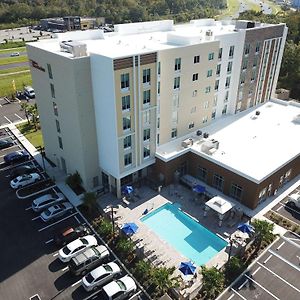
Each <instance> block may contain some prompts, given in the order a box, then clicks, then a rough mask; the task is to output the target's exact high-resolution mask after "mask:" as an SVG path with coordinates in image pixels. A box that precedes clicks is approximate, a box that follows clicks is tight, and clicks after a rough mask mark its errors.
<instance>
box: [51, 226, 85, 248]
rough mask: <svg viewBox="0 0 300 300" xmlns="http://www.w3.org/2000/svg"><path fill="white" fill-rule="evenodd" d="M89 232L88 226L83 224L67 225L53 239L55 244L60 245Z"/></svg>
mask: <svg viewBox="0 0 300 300" xmlns="http://www.w3.org/2000/svg"><path fill="white" fill-rule="evenodd" d="M90 233H91V230H90V228H89V227H87V226H84V225H79V226H77V227H67V228H65V229H63V230H62V231H61V232H59V233H58V234H57V235H56V236H55V237H54V241H55V244H56V245H58V246H61V247H62V246H65V245H66V244H68V243H70V242H72V241H74V240H76V239H77V238H79V237H82V236H84V235H88V234H90Z"/></svg>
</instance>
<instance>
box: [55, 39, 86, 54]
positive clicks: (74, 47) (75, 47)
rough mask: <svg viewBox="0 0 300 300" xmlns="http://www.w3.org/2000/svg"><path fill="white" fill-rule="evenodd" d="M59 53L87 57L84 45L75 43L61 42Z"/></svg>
mask: <svg viewBox="0 0 300 300" xmlns="http://www.w3.org/2000/svg"><path fill="white" fill-rule="evenodd" d="M60 49H61V51H64V52H68V53H71V54H72V55H73V56H74V57H82V56H87V53H86V44H84V43H81V42H77V41H63V42H61V43H60Z"/></svg>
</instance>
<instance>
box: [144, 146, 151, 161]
mask: <svg viewBox="0 0 300 300" xmlns="http://www.w3.org/2000/svg"><path fill="white" fill-rule="evenodd" d="M149 156H150V147H149V145H147V146H144V158H148V157H149Z"/></svg>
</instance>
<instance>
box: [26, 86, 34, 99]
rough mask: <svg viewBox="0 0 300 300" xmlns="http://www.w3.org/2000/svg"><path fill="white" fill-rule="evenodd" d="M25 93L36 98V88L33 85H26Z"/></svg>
mask: <svg viewBox="0 0 300 300" xmlns="http://www.w3.org/2000/svg"><path fill="white" fill-rule="evenodd" d="M24 94H25V96H27V97H28V98H31V99H33V98H35V92H34V89H33V88H32V87H31V86H25V88H24Z"/></svg>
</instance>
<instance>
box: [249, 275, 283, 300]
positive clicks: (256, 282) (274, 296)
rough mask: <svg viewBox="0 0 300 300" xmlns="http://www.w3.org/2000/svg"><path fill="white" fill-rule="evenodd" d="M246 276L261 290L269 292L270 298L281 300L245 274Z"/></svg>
mask: <svg viewBox="0 0 300 300" xmlns="http://www.w3.org/2000/svg"><path fill="white" fill-rule="evenodd" d="M245 276H246V277H247V278H248V279H249V280H251V281H252V282H254V283H255V284H257V285H258V286H259V287H260V288H262V289H263V290H264V291H265V292H267V293H268V294H269V295H270V296H272V297H273V298H274V299H277V300H280V298H278V297H276V296H275V295H274V294H273V293H271V292H270V291H269V290H268V289H266V288H265V287H264V286H263V285H261V284H260V283H258V282H257V281H255V280H254V279H253V278H251V277H249V276H248V275H246V274H245Z"/></svg>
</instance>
